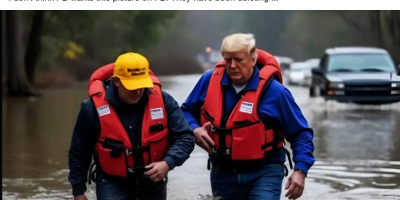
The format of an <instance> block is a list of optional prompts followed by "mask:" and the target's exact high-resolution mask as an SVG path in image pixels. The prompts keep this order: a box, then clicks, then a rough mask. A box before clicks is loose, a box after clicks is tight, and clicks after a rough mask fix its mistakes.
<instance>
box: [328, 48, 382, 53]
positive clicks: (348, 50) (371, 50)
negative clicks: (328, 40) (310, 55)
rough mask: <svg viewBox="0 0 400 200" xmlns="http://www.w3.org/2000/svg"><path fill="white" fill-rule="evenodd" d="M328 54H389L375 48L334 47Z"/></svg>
mask: <svg viewBox="0 0 400 200" xmlns="http://www.w3.org/2000/svg"><path fill="white" fill-rule="evenodd" d="M325 53H327V54H346V53H384V54H387V53H388V52H387V51H386V50H385V49H381V48H374V47H334V48H329V49H327V50H325Z"/></svg>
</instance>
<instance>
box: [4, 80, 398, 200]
mask: <svg viewBox="0 0 400 200" xmlns="http://www.w3.org/2000/svg"><path fill="white" fill-rule="evenodd" d="M198 78H199V75H185V76H174V77H160V80H161V81H162V83H163V89H164V90H165V91H167V92H169V93H170V94H171V95H172V96H173V97H174V98H175V99H176V100H177V101H178V103H179V104H181V103H182V102H183V101H184V100H185V98H186V96H187V95H188V93H189V92H190V90H191V89H192V88H193V87H194V85H195V83H196V81H197V80H198ZM86 88H87V87H86V84H83V85H82V87H80V88H79V87H78V88H71V89H55V90H47V91H45V92H44V96H43V97H40V98H36V99H35V98H32V99H13V98H5V99H3V101H2V104H3V113H2V114H3V121H2V124H3V126H2V131H3V135H2V145H3V168H2V173H3V179H2V188H3V191H4V193H3V199H7V198H8V199H15V198H16V196H18V197H19V198H27V197H28V198H30V199H43V198H50V199H70V198H71V197H72V196H71V193H70V185H69V182H68V180H67V174H68V148H69V144H70V139H71V134H72V130H73V127H74V123H75V120H76V116H77V113H78V111H79V107H80V104H81V102H82V100H84V99H85V98H87V93H86ZM290 91H291V92H292V94H293V95H294V97H295V99H296V101H297V103H298V104H299V105H300V107H301V108H302V111H303V113H304V114H305V116H306V117H307V119H308V121H309V123H310V125H311V126H312V127H313V128H314V130H315V140H314V142H315V156H316V159H317V162H316V163H315V165H314V167H313V168H312V169H311V170H310V173H309V176H308V178H307V181H308V182H307V184H306V191H305V194H304V195H305V197H304V198H305V199H308V200H312V199H320V198H322V197H324V198H325V199H344V198H347V197H354V196H352V195H355V196H357V195H358V196H359V195H360V194H361V197H360V199H368V198H366V197H365V196H362V194H367V193H369V194H371V195H372V196H373V195H375V196H376V195H377V194H378V193H379V191H381V189H389V190H385V191H384V192H383V194H384V195H386V196H387V195H389V196H388V197H390V198H388V199H396V198H397V199H400V197H399V196H395V195H396V192H397V194H398V193H399V189H400V154H399V153H398V152H399V151H400V132H399V130H400V112H399V110H400V106H398V107H397V109H396V105H394V106H393V105H392V107H383V109H381V108H378V109H376V108H369V107H358V106H354V105H346V104H332V103H323V102H321V101H320V100H318V99H317V100H314V99H313V100H310V99H309V98H308V96H307V90H306V89H305V88H299V87H293V88H290ZM206 159H207V155H206V153H205V152H204V151H203V150H201V149H199V148H197V147H196V149H195V151H194V152H193V153H192V155H191V157H190V159H189V160H188V161H187V162H186V163H185V164H184V165H183V166H182V167H177V168H176V169H175V170H173V171H172V172H170V179H169V186H168V197H169V199H174V200H175V199H212V198H211V197H210V196H209V194H211V191H210V182H209V171H207V169H206ZM284 183H286V179H285V181H284ZM327 185H328V186H329V187H328V188H326V189H323V188H325V186H327ZM307 186H308V187H310V189H309V190H307ZM331 188H332V189H336V190H339V191H348V193H340V194H339V193H332V194H334V196H332V198H329V197H326V196H325V195H326V193H327V192H326V191H331ZM394 189H395V190H394ZM392 191H394V194H392V193H391V192H392ZM350 192H352V193H350ZM285 193H286V192H283V194H282V195H284V194H285ZM87 194H88V198H89V199H92V200H94V199H96V198H95V194H94V185H91V186H90V187H89V191H88V193H87ZM340 195H347V196H340ZM384 195H380V197H382V196H384ZM390 195H392V196H390ZM342 197H343V198H342ZM394 197H395V198H394ZM354 199H357V198H354ZM372 199H374V198H372ZM381 199H383V197H382V198H381Z"/></svg>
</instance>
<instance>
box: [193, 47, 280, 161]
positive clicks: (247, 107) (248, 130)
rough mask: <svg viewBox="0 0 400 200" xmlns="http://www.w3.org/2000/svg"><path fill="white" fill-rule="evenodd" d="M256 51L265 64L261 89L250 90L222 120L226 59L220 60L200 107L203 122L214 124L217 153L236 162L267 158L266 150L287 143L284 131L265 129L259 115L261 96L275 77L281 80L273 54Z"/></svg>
mask: <svg viewBox="0 0 400 200" xmlns="http://www.w3.org/2000/svg"><path fill="white" fill-rule="evenodd" d="M257 54H258V58H257V65H261V66H262V68H261V70H260V81H259V84H258V88H257V90H256V91H247V92H246V93H245V94H244V95H243V96H242V98H241V99H240V100H239V102H238V103H237V104H236V106H235V107H234V109H233V110H232V113H231V114H230V116H229V117H228V118H227V119H223V117H224V116H223V108H224V105H223V104H224V99H223V89H222V86H221V80H222V77H223V74H224V70H225V61H221V62H219V63H218V64H217V66H216V67H215V69H214V71H213V74H212V76H211V80H210V84H209V87H208V91H207V94H206V98H205V102H204V105H203V107H202V109H201V124H205V123H206V122H211V124H212V130H211V133H210V137H211V138H212V139H213V141H214V142H215V147H214V152H215V153H216V154H214V155H215V156H218V155H221V154H222V155H225V156H226V155H228V156H230V159H232V160H237V161H239V160H258V159H261V158H263V157H264V154H265V152H267V151H271V150H273V149H276V148H281V147H283V146H284V139H283V136H282V134H281V133H280V132H279V131H277V130H276V129H274V128H268V129H266V127H265V126H264V123H263V122H262V121H261V119H260V117H259V116H258V102H259V100H260V97H261V96H262V94H263V92H264V90H265V88H266V87H267V86H268V84H269V82H270V81H271V80H272V79H274V78H276V79H277V80H278V81H279V82H281V83H282V74H281V70H280V67H279V64H278V63H277V61H276V60H275V58H274V57H273V56H272V55H271V54H269V53H267V52H265V51H262V50H259V49H257ZM223 121H226V122H225V123H224V122H223Z"/></svg>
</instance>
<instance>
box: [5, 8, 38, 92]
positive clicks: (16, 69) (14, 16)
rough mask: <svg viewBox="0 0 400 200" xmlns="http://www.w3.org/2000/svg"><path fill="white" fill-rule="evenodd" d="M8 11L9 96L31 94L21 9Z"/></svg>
mask: <svg viewBox="0 0 400 200" xmlns="http://www.w3.org/2000/svg"><path fill="white" fill-rule="evenodd" d="M5 12H6V30H5V31H6V38H7V40H6V41H7V44H6V47H7V50H6V53H7V62H8V63H7V64H8V70H7V71H8V83H7V86H8V94H9V96H30V95H32V94H33V92H32V89H31V87H30V85H29V81H28V79H27V76H26V71H25V62H24V56H23V55H24V54H25V48H24V45H23V39H22V34H23V33H22V24H21V16H20V15H21V14H20V12H19V11H5Z"/></svg>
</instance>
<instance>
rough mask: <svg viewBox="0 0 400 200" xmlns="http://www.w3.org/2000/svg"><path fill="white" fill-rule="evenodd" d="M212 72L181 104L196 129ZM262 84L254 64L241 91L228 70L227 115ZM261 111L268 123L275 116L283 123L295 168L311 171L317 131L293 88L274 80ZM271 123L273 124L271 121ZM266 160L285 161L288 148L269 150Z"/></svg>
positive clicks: (223, 78) (224, 81)
mask: <svg viewBox="0 0 400 200" xmlns="http://www.w3.org/2000/svg"><path fill="white" fill-rule="evenodd" d="M212 73H213V71H212V70H211V71H208V72H206V73H205V74H204V75H203V76H202V77H201V78H200V80H199V81H198V82H197V84H196V85H195V87H194V89H193V90H192V92H191V93H190V94H189V96H188V98H187V99H186V101H185V102H184V103H183V104H182V106H181V109H182V111H183V113H184V115H185V117H186V119H187V121H188V122H189V124H190V127H191V128H192V130H194V129H195V128H197V127H199V126H200V124H199V122H200V108H201V107H202V105H203V103H204V100H205V97H206V93H207V90H208V85H209V82H210V78H211V75H212ZM258 83H259V69H258V68H257V67H254V72H253V74H252V77H251V79H250V80H249V82H248V84H247V85H246V87H245V88H244V89H243V90H242V91H240V92H239V93H238V94H237V93H236V90H235V89H234V88H233V86H232V84H231V79H230V78H229V76H228V74H227V72H226V70H225V72H224V75H223V77H222V80H221V85H222V86H224V87H227V90H226V93H225V97H226V98H225V99H226V100H225V102H224V103H225V105H224V115H225V116H229V114H230V113H231V111H232V110H233V108H234V107H235V105H236V103H237V102H238V101H239V100H240V98H241V95H242V94H243V93H244V92H246V91H249V90H257V87H258ZM258 114H259V116H260V118H261V120H262V121H263V123H264V124H266V122H267V120H271V119H272V120H274V121H276V122H279V124H280V128H281V130H282V131H283V132H284V136H285V138H286V140H287V141H288V142H290V144H291V148H292V150H293V154H294V156H293V161H294V162H295V167H294V169H295V170H296V169H301V170H303V171H304V172H306V173H308V170H309V169H310V168H311V166H312V165H313V164H314V162H315V158H314V156H313V151H314V144H313V137H314V135H313V130H312V129H311V128H310V127H309V126H308V124H307V120H306V119H305V117H304V116H303V114H302V112H301V110H300V108H299V106H298V105H297V104H296V102H295V100H294V98H293V96H292V95H291V93H290V92H289V90H288V89H287V88H285V86H283V85H282V84H281V83H279V82H278V81H276V80H273V81H271V83H270V85H269V87H268V89H267V90H266V91H265V92H264V94H263V96H262V98H261V101H260V105H259V108H258ZM269 123H271V121H270V122H269ZM211 160H212V159H211ZM262 162H264V163H281V164H283V163H284V162H285V153H284V150H283V149H280V150H278V151H276V152H271V153H269V154H268V153H267V154H266V155H265V158H264V160H263V161H262ZM224 163H226V162H224ZM213 164H214V163H213ZM220 164H222V163H220Z"/></svg>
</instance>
